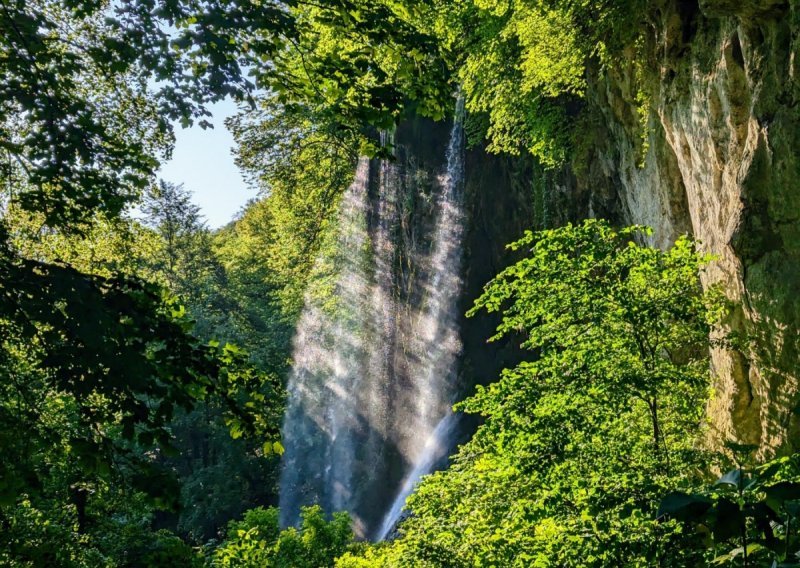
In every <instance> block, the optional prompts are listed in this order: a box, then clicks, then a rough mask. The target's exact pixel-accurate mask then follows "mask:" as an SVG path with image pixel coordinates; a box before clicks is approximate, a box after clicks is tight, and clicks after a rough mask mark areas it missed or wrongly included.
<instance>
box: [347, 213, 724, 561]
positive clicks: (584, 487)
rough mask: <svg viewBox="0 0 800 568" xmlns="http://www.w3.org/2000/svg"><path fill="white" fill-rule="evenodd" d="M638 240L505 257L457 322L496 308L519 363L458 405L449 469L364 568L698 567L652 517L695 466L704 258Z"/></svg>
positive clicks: (703, 378)
mask: <svg viewBox="0 0 800 568" xmlns="http://www.w3.org/2000/svg"><path fill="white" fill-rule="evenodd" d="M647 234H648V231H647V230H646V229H643V228H641V227H630V228H625V229H619V230H617V229H614V228H612V227H611V226H609V225H608V224H607V223H605V222H603V221H595V220H590V221H586V222H584V223H583V224H581V225H578V226H572V225H568V226H566V227H562V228H560V229H555V230H550V231H542V232H539V233H528V234H526V236H525V237H524V238H523V239H521V240H520V241H518V242H516V243H514V244H512V245H511V248H512V249H514V250H518V251H524V252H525V253H526V254H525V256H524V257H523V258H522V260H520V261H519V262H517V263H516V264H513V265H512V266H509V267H508V268H506V269H505V270H504V271H502V272H501V273H500V274H499V275H498V276H497V277H496V278H495V279H494V280H493V281H492V282H490V283H489V284H488V285H487V286H486V288H485V290H484V293H483V294H482V295H481V297H480V298H479V299H478V300H477V301H476V304H475V307H474V308H473V309H472V310H471V311H470V315H475V314H476V313H477V312H478V311H483V310H485V311H489V312H501V313H502V315H503V319H502V323H501V324H500V325H499V327H498V330H497V334H496V335H495V336H494V338H493V339H496V338H499V337H503V336H506V335H510V336H513V337H519V338H520V340H521V343H522V345H523V347H525V348H527V349H529V350H530V351H531V358H530V360H529V361H526V362H523V363H521V364H520V365H519V366H517V367H515V368H513V369H507V370H506V371H504V372H503V374H502V376H501V377H500V379H499V380H498V381H497V382H495V383H492V384H491V385H489V386H487V387H479V388H478V390H477V393H476V394H475V395H474V396H472V397H470V398H468V399H467V400H465V401H464V402H462V403H459V404H458V405H457V408H459V409H461V410H464V411H466V412H469V413H473V414H477V415H479V416H481V417H482V418H483V420H484V423H483V424H482V425H481V426H480V427H479V428H478V430H477V432H476V434H475V435H474V437H473V438H472V439H471V440H470V441H469V442H468V443H467V444H465V445H464V446H462V447H461V448H460V450H459V452H458V453H457V454H456V456H455V457H454V458H453V463H452V465H451V466H450V468H449V469H447V470H445V471H442V472H439V473H436V474H434V475H431V476H429V477H428V478H426V479H425V480H424V481H423V482H422V483H421V485H420V486H419V488H418V490H417V492H416V493H415V494H414V495H413V496H412V497H411V499H410V501H409V509H410V516H409V517H408V520H407V521H405V523H404V524H402V525H401V529H400V532H401V537H400V538H399V539H398V540H397V541H395V542H393V543H392V544H391V545H390V546H388V547H384V548H378V549H376V550H373V551H372V552H370V554H371V555H372V560H369V558H370V557H369V556H367V557H366V560H365V561H368V563H367V564H366V565H373V566H407V565H420V566H464V567H466V566H476V565H497V566H582V567H583V566H598V567H599V566H645V565H646V566H676V567H678V566H688V565H695V563H696V562H699V561H700V559H701V558H703V552H702V551H700V550H699V549H698V548H697V547H696V546H694V544H693V543H692V542H690V541H692V539H695V538H696V537H694V536H693V535H688V536H686V535H684V534H682V532H681V530H680V528H678V526H677V525H676V524H675V523H674V522H665V523H659V522H657V521H656V520H655V513H656V509H657V506H658V500H659V499H660V497H661V495H663V494H664V493H665V492H666V491H667V490H669V489H671V488H674V487H676V486H678V485H680V484H682V483H689V482H690V481H691V480H693V479H694V477H695V476H696V475H697V471H698V470H699V468H700V467H702V464H703V463H704V462H705V460H706V459H707V456H706V455H705V454H704V452H703V451H701V450H699V449H697V448H698V445H697V442H698V439H699V437H700V436H701V435H702V432H703V409H704V401H705V400H706V399H707V396H708V390H709V360H708V346H709V331H710V325H711V322H712V321H713V320H714V319H715V317H716V316H717V315H718V308H717V300H716V294H715V293H714V292H713V291H711V292H708V293H704V292H703V291H702V289H701V288H700V285H699V283H698V278H697V273H698V270H699V269H701V268H702V266H703V265H705V264H706V263H707V262H709V260H710V259H709V257H708V256H706V255H703V254H701V253H699V252H698V251H697V248H696V245H695V243H693V242H692V241H691V240H689V239H688V238H685V237H682V238H680V239H678V240H677V242H676V243H675V244H674V246H673V247H672V248H670V249H669V250H667V251H661V250H658V249H655V248H652V247H648V246H645V245H643V244H640V243H641V240H642V239H643V238H644V237H646V236H647ZM344 560H345V559H343V561H342V562H343V564H342V566H350V565H352V566H359V564H358V563H357V562H358V561H357V559H353V558H349V559H346V560H347V562H352V564H347V563H344ZM361 565H365V564H361Z"/></svg>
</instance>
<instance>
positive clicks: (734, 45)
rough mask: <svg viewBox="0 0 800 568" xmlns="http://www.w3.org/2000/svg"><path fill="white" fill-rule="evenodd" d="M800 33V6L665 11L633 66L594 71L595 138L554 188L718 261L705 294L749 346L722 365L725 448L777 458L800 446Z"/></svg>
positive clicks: (726, 1) (711, 0)
mask: <svg viewBox="0 0 800 568" xmlns="http://www.w3.org/2000/svg"><path fill="white" fill-rule="evenodd" d="M798 34H800V3H798V2H795V1H794V0H793V1H792V2H791V3H790V2H782V1H776V0H751V1H748V0H705V1H702V0H701V1H700V2H697V1H696V0H669V1H665V2H663V3H662V5H661V7H660V8H659V9H658V10H656V11H654V14H653V20H652V31H651V34H650V37H649V38H648V40H647V41H646V43H645V46H644V47H643V48H640V50H639V53H638V54H637V55H636V56H635V57H633V56H632V57H631V58H630V60H631V61H632V63H631V64H630V66H629V67H627V68H622V69H614V70H613V71H603V72H599V71H598V72H597V73H595V74H594V78H593V80H592V82H591V86H590V90H589V96H588V105H589V111H590V116H591V125H592V128H591V131H592V132H594V136H593V139H592V140H591V141H589V142H588V143H587V144H586V145H585V147H584V148H583V150H582V151H581V152H580V153H579V154H578V155H577V156H576V158H575V160H574V162H573V164H572V167H571V168H570V171H571V172H573V173H572V174H567V173H565V174H563V175H562V177H563V178H564V179H567V180H568V181H567V182H565V183H562V184H551V185H552V187H551V188H550V189H551V191H555V192H556V194H558V193H559V192H560V193H564V192H568V193H572V194H574V195H575V196H576V199H578V201H583V200H585V197H584V196H587V195H588V196H589V198H588V199H589V202H588V204H587V206H586V211H585V213H586V214H589V215H598V216H605V217H611V218H612V219H615V220H617V221H622V222H628V223H641V224H646V225H650V226H652V227H653V228H654V229H655V232H654V235H653V241H654V244H656V245H659V246H666V245H668V244H669V243H670V242H671V241H673V240H674V239H675V237H676V236H677V235H679V234H681V233H687V232H688V233H690V234H692V235H694V237H695V238H697V239H699V240H700V241H702V243H703V247H704V248H705V249H706V250H708V251H710V252H712V253H714V254H715V255H717V257H718V260H717V261H716V262H714V263H713V265H712V266H711V267H710V268H709V269H708V271H707V272H706V274H705V275H704V277H703V283H704V285H711V284H714V283H719V284H721V285H722V286H723V288H724V289H725V291H726V293H727V295H728V296H729V298H730V299H731V300H732V301H733V305H734V307H733V308H732V309H731V313H730V315H729V317H728V319H727V321H726V326H727V328H728V330H729V331H733V332H736V333H735V334H734V337H735V338H736V345H735V346H733V347H731V348H716V349H715V350H714V352H713V356H712V359H713V367H714V371H715V373H716V376H717V382H716V387H715V394H714V397H713V400H712V401H711V403H710V407H709V415H710V417H711V420H712V424H713V432H712V434H711V436H712V443H714V444H719V443H721V442H724V441H726V440H736V441H739V442H744V443H752V444H758V445H759V446H760V447H761V448H762V452H763V453H764V454H771V453H773V452H774V451H777V450H778V449H779V448H783V449H787V448H794V449H797V448H798V447H800V442H798V441H797V437H796V435H795V434H797V433H798V428H799V427H800V421H798V410H797V409H798V403H800V394H799V393H800V389H799V387H798V376H799V375H800V360H798V347H800V335H799V334H798V330H799V329H800V219H798V217H799V216H800V158H799V157H798V156H800V109H798V107H797V104H798V101H799V100H800V82H798V72H800V71H799V70H798V69H797V66H798V65H800V61H796V59H797V56H798V55H800V53H798V48H799V47H800V41H799V40H798ZM642 50H643V52H644V54H645V57H644V59H642V56H641V51H642ZM637 101H638V102H637ZM643 101H647V103H648V104H643ZM642 109H645V110H642ZM565 185H566V186H569V187H568V188H567V189H565Z"/></svg>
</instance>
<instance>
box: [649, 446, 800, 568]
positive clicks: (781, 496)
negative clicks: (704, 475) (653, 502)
mask: <svg viewBox="0 0 800 568" xmlns="http://www.w3.org/2000/svg"><path fill="white" fill-rule="evenodd" d="M740 449H741V448H740ZM751 449H752V448H751ZM658 512H659V517H660V518H662V519H676V520H677V521H679V522H680V523H683V524H685V525H686V526H687V527H688V528H690V529H691V530H694V531H696V532H697V534H698V536H699V537H700V539H702V543H703V544H704V545H705V547H707V548H708V549H709V550H710V551H712V552H713V554H714V559H713V564H715V565H732V566H745V567H747V566H769V565H771V566H776V567H777V566H780V567H786V568H789V567H792V566H800V537H798V534H797V523H798V514H800V460H799V459H798V456H797V455H794V456H791V457H783V458H778V459H775V460H772V461H771V462H768V463H766V464H764V465H761V466H758V467H754V468H752V469H748V468H746V467H745V466H744V464H743V463H741V461H740V463H739V464H738V465H737V467H736V468H735V469H732V470H730V471H728V472H727V473H726V474H725V475H723V476H722V477H720V478H719V479H718V480H717V481H716V482H715V483H714V484H713V485H709V486H705V487H700V488H696V489H695V490H694V491H693V492H692V493H686V492H683V491H674V492H671V493H670V494H668V495H666V496H665V497H664V498H663V499H662V500H661V505H660V506H659V511H658Z"/></svg>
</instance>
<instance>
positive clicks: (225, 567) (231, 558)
mask: <svg viewBox="0 0 800 568" xmlns="http://www.w3.org/2000/svg"><path fill="white" fill-rule="evenodd" d="M301 516H302V522H301V525H300V528H299V529H295V528H288V529H286V530H283V531H281V530H280V528H279V525H278V510H277V509H274V508H270V509H262V508H258V509H253V510H251V511H248V512H247V513H245V516H244V519H243V520H242V521H235V522H232V523H231V524H230V526H229V527H228V538H227V539H226V540H225V541H224V542H223V543H222V544H220V546H219V547H218V548H217V549H216V550H215V551H214V552H213V555H212V559H211V565H212V566H214V567H219V568H256V567H264V568H272V567H275V568H290V567H291V568H324V567H328V566H329V567H332V566H333V564H334V560H335V559H336V558H337V557H338V556H341V555H342V554H344V552H345V551H346V550H347V549H348V548H349V547H350V546H351V545H352V542H353V532H352V530H351V528H350V517H349V516H348V515H347V513H336V514H334V515H333V518H332V519H331V520H330V521H327V520H326V519H325V515H324V513H323V512H322V509H321V508H320V507H317V506H315V507H307V508H305V509H303V511H302V515H301Z"/></svg>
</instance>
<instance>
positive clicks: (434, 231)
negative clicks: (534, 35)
mask: <svg viewBox="0 0 800 568" xmlns="http://www.w3.org/2000/svg"><path fill="white" fill-rule="evenodd" d="M462 116H463V108H462V107H461V103H459V105H458V108H457V112H456V120H455V121H454V125H453V129H452V131H451V136H450V143H449V145H448V148H447V165H446V170H445V172H444V173H443V174H442V175H441V176H439V177H438V179H437V183H436V191H437V194H436V198H435V207H434V211H433V216H434V218H433V220H432V223H431V224H429V225H428V226H430V227H431V228H430V229H429V230H430V234H429V235H427V237H426V238H425V239H423V242H422V243H418V244H415V245H414V246H413V248H414V249H415V250H413V251H403V250H402V239H401V237H400V233H401V232H402V230H403V229H402V227H401V225H402V223H401V217H402V212H401V209H402V207H403V204H402V203H401V201H402V200H401V195H403V193H402V192H403V191H407V190H408V188H407V187H406V186H405V185H404V184H405V181H404V179H405V178H404V177H403V175H402V171H401V167H400V166H399V165H398V163H397V162H395V161H392V160H383V161H381V162H380V163H377V162H375V161H372V162H371V161H370V160H368V159H366V158H362V159H361V160H360V161H359V164H358V168H357V171H356V176H355V180H354V181H353V184H352V185H351V186H350V187H349V188H348V190H347V191H346V192H345V194H344V196H343V198H342V202H341V205H340V210H339V215H338V236H337V237H336V241H335V247H334V248H336V250H337V253H336V254H335V255H333V258H321V259H320V260H319V262H318V265H319V266H318V267H317V269H316V273H317V274H316V275H315V278H314V280H315V281H317V282H318V283H321V286H322V287H323V288H325V286H327V287H328V288H327V291H328V294H325V293H320V292H319V290H317V289H316V288H315V287H314V286H312V287H311V289H310V292H309V293H308V294H307V296H306V305H305V308H304V311H303V314H302V316H301V319H300V321H299V323H298V327H297V332H296V336H295V342H294V361H293V371H292V374H291V376H290V379H289V403H288V409H287V413H286V417H285V421H284V428H283V436H284V446H285V447H286V453H285V455H284V469H283V472H282V476H281V494H280V506H281V514H282V521H283V523H284V524H285V525H290V524H296V523H297V521H298V513H299V508H300V507H301V506H303V505H309V504H312V503H318V504H320V505H322V506H323V508H324V509H326V510H327V511H337V510H346V511H349V512H350V513H351V515H352V516H353V521H354V529H355V531H356V533H357V534H359V535H360V536H362V537H365V538H367V537H373V538H375V537H377V538H380V539H382V538H385V536H386V535H387V534H388V533H389V532H390V531H391V530H392V528H393V527H394V525H395V524H396V522H397V519H398V518H399V516H400V513H401V511H402V507H403V504H404V502H405V499H406V497H407V496H408V495H409V494H410V492H411V491H412V490H413V487H414V486H415V484H416V483H417V482H418V481H419V479H420V477H421V476H422V475H424V474H426V473H429V472H430V471H431V470H432V468H434V467H436V465H437V464H438V463H441V461H442V458H443V457H444V456H446V454H447V453H448V452H449V450H451V449H452V446H453V438H454V436H455V434H456V428H455V424H456V422H457V421H456V420H455V418H454V417H453V415H452V413H451V412H450V406H451V405H452V402H453V393H454V388H455V385H454V383H455V367H456V359H457V356H458V353H459V352H460V349H461V346H460V342H459V336H458V325H457V322H458V317H457V316H458V306H457V301H458V298H459V296H460V291H461V249H462V237H463V231H464V229H463V227H464V212H463V179H464V159H463V153H464V141H463V140H464V134H463V128H462ZM382 138H383V140H382V141H383V142H384V143H392V144H393V140H391V139H390V138H389V135H385V136H384V137H382ZM404 253H408V254H407V255H406V256H405V257H404V258H411V259H412V263H413V264H414V266H413V267H412V269H408V268H407V267H406V268H405V270H408V272H409V273H411V274H413V275H414V277H413V279H411V280H410V282H411V284H412V286H413V287H414V293H412V294H407V293H402V292H401V285H400V280H401V277H400V273H401V272H402V270H404V269H403V268H401V266H400V265H401V264H403V262H401V260H400V258H401V256H403V254H404ZM323 292H324V290H323ZM326 298H327V299H326ZM331 298H333V300H331Z"/></svg>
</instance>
